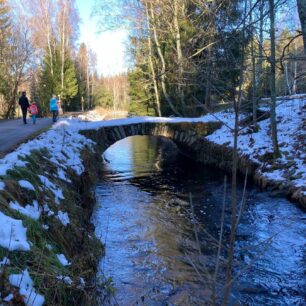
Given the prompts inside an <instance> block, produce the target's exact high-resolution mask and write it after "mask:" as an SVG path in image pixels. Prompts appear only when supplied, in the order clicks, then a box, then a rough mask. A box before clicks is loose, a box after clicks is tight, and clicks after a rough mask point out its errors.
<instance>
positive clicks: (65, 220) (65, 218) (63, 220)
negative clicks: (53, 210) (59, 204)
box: [56, 210, 70, 226]
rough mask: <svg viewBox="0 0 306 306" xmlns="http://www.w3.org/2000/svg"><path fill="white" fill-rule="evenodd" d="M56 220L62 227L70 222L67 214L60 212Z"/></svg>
mask: <svg viewBox="0 0 306 306" xmlns="http://www.w3.org/2000/svg"><path fill="white" fill-rule="evenodd" d="M56 218H57V219H58V220H60V221H61V223H62V224H63V225H64V226H67V225H68V224H69V222H70V220H69V216H68V214H67V213H66V212H62V211H61V210H60V211H59V212H58V213H57V216H56Z"/></svg>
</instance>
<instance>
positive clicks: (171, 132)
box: [80, 122, 253, 171]
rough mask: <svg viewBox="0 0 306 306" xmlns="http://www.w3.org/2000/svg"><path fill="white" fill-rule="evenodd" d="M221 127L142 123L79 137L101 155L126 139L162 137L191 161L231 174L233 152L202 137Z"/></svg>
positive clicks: (180, 123)
mask: <svg viewBox="0 0 306 306" xmlns="http://www.w3.org/2000/svg"><path fill="white" fill-rule="evenodd" d="M221 125H222V123H220V122H142V123H127V124H122V125H111V126H104V127H101V128H99V129H92V130H90V129H89V130H83V131H81V132H80V133H81V134H83V135H84V136H86V137H88V138H90V139H92V140H94V141H95V142H96V143H97V144H98V146H99V149H100V150H101V152H104V151H105V150H106V149H107V148H109V147H110V146H111V145H112V144H114V143H115V142H117V141H119V140H121V139H124V138H126V137H129V136H136V135H149V136H157V137H165V138H168V139H170V140H172V141H173V142H174V143H175V144H176V145H177V147H178V149H179V150H180V152H181V153H183V154H184V155H187V156H189V157H190V158H192V159H193V160H195V161H198V162H202V163H205V164H209V165H212V166H216V167H218V168H220V169H223V170H226V171H230V170H231V164H232V150H231V149H229V148H228V147H226V146H220V145H217V144H214V143H212V142H210V141H208V140H207V139H205V136H207V135H209V134H212V133H213V132H214V131H215V130H217V129H219V128H220V127H221ZM239 163H240V166H241V167H239V168H240V169H241V170H243V168H245V167H246V166H248V168H249V167H250V165H245V162H244V160H243V159H242V160H240V162H239ZM241 163H242V164H241ZM252 168H253V167H252ZM249 169H250V168H249Z"/></svg>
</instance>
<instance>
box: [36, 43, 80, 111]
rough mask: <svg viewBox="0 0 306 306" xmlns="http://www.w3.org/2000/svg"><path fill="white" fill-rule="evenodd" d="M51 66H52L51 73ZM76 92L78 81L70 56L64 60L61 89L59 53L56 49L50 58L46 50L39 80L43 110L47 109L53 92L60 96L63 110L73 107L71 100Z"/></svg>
mask: <svg viewBox="0 0 306 306" xmlns="http://www.w3.org/2000/svg"><path fill="white" fill-rule="evenodd" d="M51 66H52V68H53V74H52V73H51ZM77 92H78V82H77V78H76V72H75V67H74V63H73V62H72V60H71V59H70V57H69V56H67V57H66V60H65V65H64V88H63V90H62V86H61V58H60V53H59V51H58V50H57V49H56V50H55V52H54V54H53V55H52V59H51V57H50V55H49V52H47V50H46V53H45V58H44V62H43V67H42V71H41V74H40V80H39V97H40V104H41V105H43V107H44V109H45V111H48V108H49V100H50V98H51V97H52V95H53V94H55V95H60V96H61V101H62V107H63V108H64V111H66V110H69V108H73V105H72V100H73V98H74V97H75V96H76V95H77Z"/></svg>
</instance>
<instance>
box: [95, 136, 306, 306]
mask: <svg viewBox="0 0 306 306" xmlns="http://www.w3.org/2000/svg"><path fill="white" fill-rule="evenodd" d="M104 158H105V161H106V162H105V164H104V175H103V180H102V181H100V182H99V183H98V184H97V186H96V189H95V192H96V198H97V206H96V209H95V211H94V214H93V223H94V225H95V227H96V235H97V236H98V237H99V238H100V239H101V241H102V242H103V243H104V244H105V248H106V254H105V257H103V258H102V259H101V262H100V273H101V274H103V275H105V277H111V278H112V282H113V285H114V287H115V288H116V293H115V294H114V296H112V297H111V298H109V299H108V300H107V301H104V302H103V304H106V305H210V304H211V301H212V299H214V298H215V299H216V303H217V304H220V303H221V300H220V299H221V298H222V292H223V290H224V284H225V271H226V267H225V264H226V262H225V259H226V252H227V251H226V250H227V247H228V245H229V234H230V219H231V209H230V205H231V204H230V184H229V181H230V177H228V178H227V184H226V190H225V189H224V180H225V173H224V172H222V171H219V170H216V169H214V168H210V167H207V166H204V165H201V164H199V163H195V162H192V161H191V160H190V159H187V158H186V157H184V156H182V155H181V154H179V152H178V150H177V148H176V146H175V145H174V144H173V143H172V142H171V141H168V140H165V139H162V138H157V137H150V136H133V137H129V138H126V139H123V140H121V141H119V142H117V143H115V144H114V145H113V146H111V147H110V148H109V149H108V150H107V151H106V152H105V153H104ZM243 185H244V179H243V178H239V180H238V199H239V202H240V201H241V199H242V197H243V189H244V188H243ZM245 199H246V201H245V204H243V205H242V209H241V217H240V222H239V226H238V230H237V236H236V243H235V254H234V265H233V271H234V272H233V275H234V277H235V278H234V279H233V288H232V292H231V297H230V304H232V305H234V304H235V305H306V214H305V211H303V210H301V209H300V208H298V207H297V206H296V205H295V204H294V203H291V202H289V201H288V200H286V199H285V198H280V197H275V196H274V197H273V196H272V195H271V194H269V193H267V192H258V190H257V189H256V187H254V186H251V185H250V186H247V188H246V193H245ZM223 203H225V204H223ZM223 207H224V218H222V211H223ZM222 220H224V226H223V227H222V226H221V221H222ZM221 230H223V239H222V247H221V249H220V256H219V260H217V258H218V256H217V252H218V245H219V241H218V240H219V234H220V231H221ZM216 267H218V269H217V272H216ZM214 292H215V294H214Z"/></svg>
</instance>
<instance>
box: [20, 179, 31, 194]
mask: <svg viewBox="0 0 306 306" xmlns="http://www.w3.org/2000/svg"><path fill="white" fill-rule="evenodd" d="M18 184H19V185H20V187H22V188H25V189H28V190H32V191H35V188H34V186H33V185H32V184H31V183H30V182H29V181H26V180H20V181H18Z"/></svg>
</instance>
